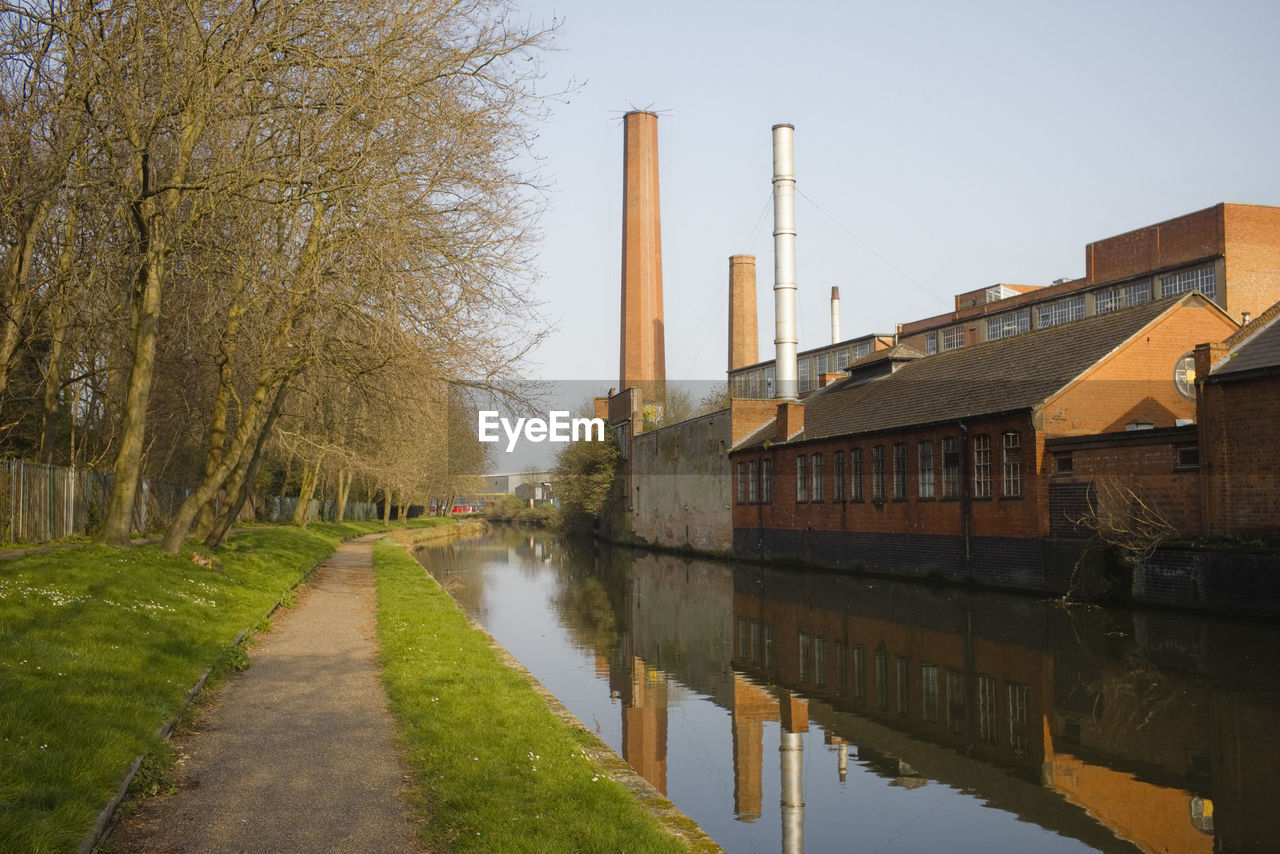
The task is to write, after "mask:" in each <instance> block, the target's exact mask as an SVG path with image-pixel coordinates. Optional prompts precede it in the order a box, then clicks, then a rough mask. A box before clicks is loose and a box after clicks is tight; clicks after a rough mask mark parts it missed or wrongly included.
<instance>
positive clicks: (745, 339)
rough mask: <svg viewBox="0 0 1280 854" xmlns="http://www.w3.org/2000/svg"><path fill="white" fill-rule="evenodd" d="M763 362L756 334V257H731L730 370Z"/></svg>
mask: <svg viewBox="0 0 1280 854" xmlns="http://www.w3.org/2000/svg"><path fill="white" fill-rule="evenodd" d="M759 361H760V344H759V340H758V335H757V333H756V256H754V255H730V256H729V370H731V371H736V370H737V369H738V368H745V367H746V366H747V365H754V364H755V363H756V362H759Z"/></svg>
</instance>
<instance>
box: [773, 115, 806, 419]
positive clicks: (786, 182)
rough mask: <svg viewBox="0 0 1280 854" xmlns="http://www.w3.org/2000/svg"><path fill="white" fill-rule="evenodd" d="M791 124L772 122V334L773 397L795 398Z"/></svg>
mask: <svg viewBox="0 0 1280 854" xmlns="http://www.w3.org/2000/svg"><path fill="white" fill-rule="evenodd" d="M795 132H796V130H795V128H794V127H792V126H791V125H774V126H773V318H774V325H775V328H776V332H775V334H774V338H773V346H774V349H775V361H776V364H777V369H776V370H777V392H776V393H775V395H774V396H775V397H778V398H781V399H783V400H795V399H796V397H797V396H798V394H799V386H800V383H799V379H798V377H797V374H796V174H795V150H794V144H795Z"/></svg>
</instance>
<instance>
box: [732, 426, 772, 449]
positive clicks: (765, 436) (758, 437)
mask: <svg viewBox="0 0 1280 854" xmlns="http://www.w3.org/2000/svg"><path fill="white" fill-rule="evenodd" d="M777 432H778V419H777V418H770V419H769V420H768V421H766V422H765V423H764V424H762V425H761V426H760V429H758V430H756V432H754V433H752V434H751V435H750V436H748V437H747V438H745V439H743V440H742V441H741V442H739V443H738V444H736V445H734V446H733V447H734V450H737V449H738V448H758V447H760V446H761V445H763V444H764V443H765V442H772V441H773V437H774V434H775V433H777Z"/></svg>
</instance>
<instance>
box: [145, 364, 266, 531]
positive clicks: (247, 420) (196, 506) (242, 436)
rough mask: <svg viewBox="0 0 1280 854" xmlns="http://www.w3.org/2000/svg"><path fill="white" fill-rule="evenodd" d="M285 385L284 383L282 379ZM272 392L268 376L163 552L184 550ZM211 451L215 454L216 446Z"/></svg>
mask: <svg viewBox="0 0 1280 854" xmlns="http://www.w3.org/2000/svg"><path fill="white" fill-rule="evenodd" d="M281 382H282V383H283V382H284V380H281ZM270 389H271V386H270V376H269V375H267V374H265V373H264V375H263V376H261V377H259V379H258V387H257V388H255V389H254V390H253V399H252V400H250V402H249V405H248V406H247V407H246V408H245V410H244V412H243V413H241V416H240V426H239V427H238V428H237V429H236V434H235V436H233V437H232V439H231V446H230V447H229V448H227V450H226V452H225V453H224V452H223V450H222V448H221V445H222V442H221V441H219V443H218V444H219V448H218V453H217V456H218V464H217V467H216V468H214V469H213V471H209V472H206V474H205V477H204V480H202V481H201V482H200V485H199V486H198V487H196V489H195V491H194V492H192V493H191V494H190V495H188V496H187V500H186V501H183V502H182V506H181V507H179V508H178V512H177V513H175V514H174V517H173V523H172V524H171V525H170V526H169V530H168V531H166V532H165V535H164V539H163V540H162V541H161V542H160V551H162V552H167V553H168V554H177V553H178V550H179V549H180V548H181V547H182V541H183V539H184V538H185V537H186V536H187V531H188V530H189V529H190V528H191V523H192V522H193V521H195V518H196V514H197V513H199V512H200V508H202V507H204V506H206V505H208V504H209V503H211V502H212V501H213V498H214V496H216V495H217V494H218V490H220V489H222V485H223V484H224V483H226V481H227V478H228V477H230V475H231V470H232V469H233V468H235V466H236V464H237V463H238V462H239V461H240V454H241V452H242V451H243V450H244V449H245V448H246V447H247V446H248V444H249V439H250V436H251V435H252V433H253V430H254V428H255V426H256V424H257V421H258V413H259V412H261V411H262V404H263V403H264V402H266V399H267V393H268V392H269V391H270ZM224 428H225V421H224ZM211 432H215V431H211ZM221 434H225V430H224V431H220V435H221ZM210 451H211V452H212V447H211V448H210Z"/></svg>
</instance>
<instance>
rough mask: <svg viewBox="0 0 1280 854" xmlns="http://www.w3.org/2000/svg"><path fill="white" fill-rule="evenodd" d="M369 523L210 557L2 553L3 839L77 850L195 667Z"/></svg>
mask: <svg viewBox="0 0 1280 854" xmlns="http://www.w3.org/2000/svg"><path fill="white" fill-rule="evenodd" d="M365 529H366V526H364V525H359V526H353V525H321V524H315V525H312V526H311V527H310V528H309V529H307V530H305V531H303V530H300V529H298V528H293V527H272V528H255V529H252V530H249V531H246V532H243V533H238V534H236V535H234V536H233V537H231V539H230V540H229V541H228V543H227V544H226V545H225V546H223V547H222V548H219V549H215V550H213V551H212V552H206V554H210V555H211V556H212V557H213V558H215V561H216V562H207V563H209V564H210V565H208V566H201V565H197V564H195V563H193V562H192V561H191V559H190V558H191V551H192V549H191V547H188V548H187V549H185V550H184V552H183V554H182V555H180V556H176V557H174V556H169V555H164V554H161V553H160V552H159V551H158V550H157V549H156V548H155V547H154V546H146V547H138V548H133V549H129V550H125V551H122V550H118V549H108V548H68V549H55V550H51V551H46V552H41V553H37V554H31V555H28V556H24V557H21V558H17V559H13V560H5V561H0V851H23V852H63V851H74V850H75V849H76V847H77V845H78V844H79V842H80V841H81V839H82V837H83V836H84V835H85V833H86V832H87V831H88V830H89V829H90V828H91V827H92V826H93V823H94V820H95V818H96V817H97V815H98V813H99V811H100V810H101V809H102V808H103V806H104V805H105V804H106V803H107V801H108V800H109V799H110V798H111V797H112V795H113V794H114V793H115V791H116V788H117V787H118V786H119V785H120V781H121V780H122V779H123V778H124V776H125V774H126V772H127V771H128V769H129V766H130V763H131V762H132V760H133V759H134V758H135V757H137V756H138V755H140V754H147V755H155V754H160V753H161V752H162V751H161V742H160V739H159V738H158V736H157V734H156V733H157V730H158V729H159V728H160V727H161V725H162V724H164V723H165V722H166V721H168V720H170V719H171V718H172V717H173V716H174V715H175V714H176V713H177V712H178V711H179V710H180V709H181V708H182V706H183V703H184V701H185V698H186V695H187V691H188V690H189V689H190V688H191V686H192V685H193V684H194V683H195V682H196V680H197V679H199V677H200V676H201V674H202V673H203V672H204V671H205V670H206V669H207V668H208V667H209V666H210V665H212V664H214V663H215V662H221V667H223V668H228V667H232V668H233V667H234V666H235V659H236V657H237V656H236V655H235V653H236V652H237V651H238V650H235V649H234V647H233V646H232V644H233V641H234V639H235V637H236V636H237V635H238V634H239V633H240V632H241V631H242V630H243V629H245V628H248V627H253V626H255V625H256V624H257V623H258V621H259V620H260V619H261V618H262V615H263V614H264V613H266V611H267V609H269V608H270V607H271V605H272V604H274V603H275V602H276V601H277V600H278V599H280V598H281V596H282V595H283V594H285V592H286V591H288V590H289V588H290V587H292V586H293V585H294V584H295V583H297V582H298V580H299V579H301V578H302V577H303V576H304V575H305V574H306V573H307V572H308V571H309V570H310V569H311V568H312V567H313V566H314V565H315V564H316V563H317V562H319V561H321V560H323V559H324V558H325V557H326V556H327V555H329V554H330V553H331V552H332V551H333V549H334V548H335V547H336V546H337V544H338V543H339V542H341V541H342V539H344V538H346V537H350V536H354V535H356V534H358V533H362V532H363V531H364V530H365ZM367 529H368V530H378V529H379V526H367ZM162 762H163V760H162Z"/></svg>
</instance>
